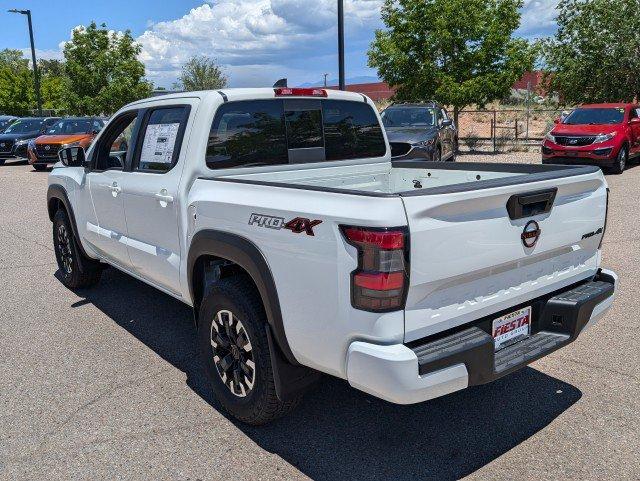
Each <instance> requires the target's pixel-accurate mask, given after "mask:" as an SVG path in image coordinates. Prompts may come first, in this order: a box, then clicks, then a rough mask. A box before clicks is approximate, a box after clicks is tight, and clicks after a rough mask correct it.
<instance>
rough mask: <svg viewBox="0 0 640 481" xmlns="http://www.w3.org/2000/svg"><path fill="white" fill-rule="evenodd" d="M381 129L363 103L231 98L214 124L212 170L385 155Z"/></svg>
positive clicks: (208, 160) (209, 159) (209, 155)
mask: <svg viewBox="0 0 640 481" xmlns="http://www.w3.org/2000/svg"><path fill="white" fill-rule="evenodd" d="M385 152H386V145H385V142H384V136H383V134H382V127H381V126H380V123H379V122H378V117H377V116H376V114H375V111H374V110H373V108H371V106H370V105H369V104H367V103H365V102H357V101H348V100H331V99H322V100H319V99H273V100H268V99H265V100H250V101H238V102H228V103H225V104H223V105H221V106H220V107H219V108H218V111H217V112H216V115H215V118H214V119H213V123H212V125H211V131H210V133H209V141H208V144H207V152H206V163H207V166H208V167H209V168H210V169H225V168H231V167H254V166H262V165H281V164H299V163H306V162H324V161H333V160H346V159H359V158H371V157H381V156H383V155H384V154H385Z"/></svg>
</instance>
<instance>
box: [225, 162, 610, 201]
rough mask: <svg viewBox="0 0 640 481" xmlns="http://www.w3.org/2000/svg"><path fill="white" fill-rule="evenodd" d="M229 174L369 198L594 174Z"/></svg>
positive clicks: (384, 169)
mask: <svg viewBox="0 0 640 481" xmlns="http://www.w3.org/2000/svg"><path fill="white" fill-rule="evenodd" d="M285 169H286V168H282V170H275V171H274V170H272V171H268V172H257V173H256V172H253V173H250V174H242V173H230V174H226V175H222V176H219V177H217V180H223V181H230V182H242V183H249V184H261V185H271V186H274V187H288V188H302V189H310V190H322V191H328V192H342V193H350V194H359V195H371V196H411V195H434V194H446V193H454V192H464V191H470V190H478V189H486V188H492V187H501V186H508V185H518V184H526V183H530V182H539V181H544V180H551V179H559V178H563V177H571V176H576V175H582V174H590V173H594V172H597V171H598V170H599V169H598V168H597V167H593V166H564V165H562V166H561V165H540V164H497V163H496V164H493V163H479V162H455V163H446V162H425V161H395V162H391V163H389V162H385V163H372V164H360V165H346V166H339V167H315V168H308V169H305V168H304V167H302V168H301V166H300V165H297V166H296V169H295V170H288V169H286V170H285Z"/></svg>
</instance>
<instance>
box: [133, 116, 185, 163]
mask: <svg viewBox="0 0 640 481" xmlns="http://www.w3.org/2000/svg"><path fill="white" fill-rule="evenodd" d="M179 128H180V124H179V123H176V124H151V125H148V126H147V131H146V132H145V135H144V142H143V143H142V152H141V154H140V164H141V165H144V164H170V163H171V162H172V161H173V149H174V147H175V145H176V137H177V136H178V129H179Z"/></svg>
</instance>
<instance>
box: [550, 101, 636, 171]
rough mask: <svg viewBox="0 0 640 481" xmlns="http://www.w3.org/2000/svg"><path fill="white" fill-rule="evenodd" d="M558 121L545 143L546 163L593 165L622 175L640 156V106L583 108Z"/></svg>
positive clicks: (603, 105) (609, 105)
mask: <svg viewBox="0 0 640 481" xmlns="http://www.w3.org/2000/svg"><path fill="white" fill-rule="evenodd" d="M555 122H556V124H557V125H556V126H555V127H554V128H553V129H552V130H551V132H549V133H548V134H547V135H546V137H545V139H544V141H543V142H542V163H543V164H593V165H598V166H600V167H604V168H608V169H610V170H611V172H613V173H615V174H621V173H622V171H624V169H625V167H626V165H627V161H628V160H629V159H630V158H633V157H637V156H640V106H639V105H634V104H623V103H618V104H590V105H583V106H582V107H578V108H577V109H575V110H574V111H572V112H571V113H570V114H569V115H567V116H566V117H564V118H563V119H562V120H556V121H555Z"/></svg>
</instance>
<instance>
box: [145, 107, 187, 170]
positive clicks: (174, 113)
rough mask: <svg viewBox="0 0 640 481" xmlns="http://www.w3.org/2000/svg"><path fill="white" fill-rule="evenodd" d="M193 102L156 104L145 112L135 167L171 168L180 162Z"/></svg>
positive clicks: (150, 168)
mask: <svg viewBox="0 0 640 481" xmlns="http://www.w3.org/2000/svg"><path fill="white" fill-rule="evenodd" d="M189 109H190V108H189V106H187V105H180V106H170V107H156V108H153V109H152V110H149V111H147V112H146V114H145V116H144V117H145V118H144V121H143V126H142V127H141V129H140V135H139V137H138V146H139V147H137V148H136V155H135V157H136V159H135V161H134V170H137V171H142V172H152V173H164V172H168V171H169V170H171V169H172V168H173V166H174V165H176V162H177V161H178V157H179V155H180V148H181V146H182V137H183V135H184V130H185V128H186V125H187V119H188V118H189Z"/></svg>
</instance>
